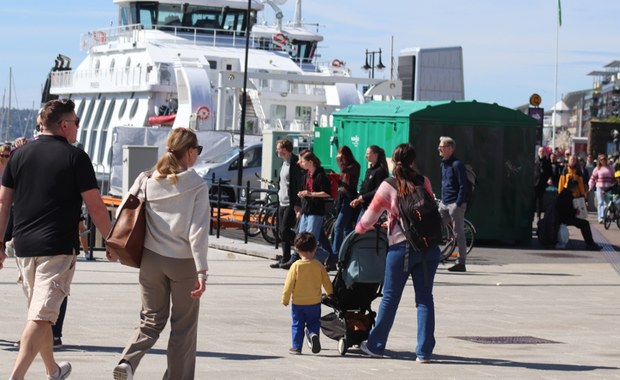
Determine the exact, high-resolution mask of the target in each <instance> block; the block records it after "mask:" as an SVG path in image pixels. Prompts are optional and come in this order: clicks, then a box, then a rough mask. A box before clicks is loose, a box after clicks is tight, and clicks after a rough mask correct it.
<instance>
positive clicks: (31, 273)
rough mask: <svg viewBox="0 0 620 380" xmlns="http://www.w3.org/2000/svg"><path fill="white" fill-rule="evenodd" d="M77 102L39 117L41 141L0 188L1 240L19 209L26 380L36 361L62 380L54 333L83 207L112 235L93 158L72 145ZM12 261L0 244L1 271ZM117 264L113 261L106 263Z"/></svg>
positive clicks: (15, 159)
mask: <svg viewBox="0 0 620 380" xmlns="http://www.w3.org/2000/svg"><path fill="white" fill-rule="evenodd" d="M74 109H75V105H74V104H73V102H72V101H71V100H51V101H49V102H47V103H46V104H45V106H44V107H43V111H42V112H41V123H42V126H43V127H44V128H43V129H42V130H43V132H42V133H41V135H39V137H38V138H37V139H36V140H34V141H31V142H30V143H28V144H26V145H24V146H23V147H21V148H20V149H18V150H16V151H15V152H14V154H13V155H12V156H11V158H10V160H9V162H8V164H7V167H6V170H5V171H4V175H3V177H2V187H1V188H0V236H2V235H3V234H4V231H5V229H6V227H7V221H8V217H9V209H10V206H11V204H14V219H13V241H14V243H15V255H16V257H17V266H18V269H19V271H20V274H21V276H22V278H23V286H24V289H25V291H26V294H27V295H28V305H29V308H28V321H27V323H26V326H25V327H24V331H23V333H22V336H21V340H20V348H19V354H18V356H17V360H16V362H15V366H14V368H13V372H12V374H11V377H12V378H15V379H23V378H24V376H25V375H26V372H27V371H28V368H29V367H30V364H31V363H32V361H33V360H34V358H35V357H36V355H37V354H40V355H41V358H42V359H43V363H44V364H45V367H46V372H47V375H48V378H49V379H64V378H66V377H67V376H68V375H69V373H70V372H71V365H70V364H69V363H68V362H61V363H56V361H55V360H54V356H53V350H52V328H51V325H52V324H54V323H55V322H56V319H57V318H58V313H59V309H60V305H61V304H62V301H63V299H64V298H65V295H67V294H69V290H70V285H71V280H72V278H73V274H74V272H75V256H74V254H73V246H74V242H75V241H76V240H77V238H78V236H77V234H78V231H77V228H76V225H77V224H78V222H79V218H80V212H81V205H82V201H84V203H85V204H86V207H87V209H88V212H89V214H90V216H91V218H92V220H93V222H94V223H95V225H96V226H97V228H98V229H99V231H100V232H101V233H102V234H103V235H104V236H107V234H108V232H109V230H110V227H111V225H110V218H109V216H108V212H107V209H106V207H105V204H104V203H103V200H102V199H101V195H100V194H99V189H98V187H97V179H96V177H95V173H94V171H93V167H92V163H91V161H90V159H89V158H88V155H87V154H86V153H85V152H83V151H82V150H80V149H78V148H76V147H74V146H72V145H71V144H72V143H73V142H75V139H76V136H77V130H78V127H79V119H78V117H77V115H76V114H75V111H74ZM5 258H6V254H5V252H4V245H3V244H1V243H0V268H2V263H3V261H4V259H5ZM108 259H110V260H115V259H116V258H115V257H112V256H110V255H109V256H108Z"/></svg>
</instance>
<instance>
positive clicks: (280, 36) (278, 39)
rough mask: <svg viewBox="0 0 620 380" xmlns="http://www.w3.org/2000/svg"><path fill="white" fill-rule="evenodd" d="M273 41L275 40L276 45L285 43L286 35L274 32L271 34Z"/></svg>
mask: <svg viewBox="0 0 620 380" xmlns="http://www.w3.org/2000/svg"><path fill="white" fill-rule="evenodd" d="M272 38H273V42H275V43H276V44H278V45H284V44H286V36H285V35H284V34H282V33H276V34H274V35H273V37H272Z"/></svg>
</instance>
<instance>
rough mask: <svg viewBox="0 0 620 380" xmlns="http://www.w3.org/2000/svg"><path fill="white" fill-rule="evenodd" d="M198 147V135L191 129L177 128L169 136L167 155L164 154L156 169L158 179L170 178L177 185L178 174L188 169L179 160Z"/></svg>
mask: <svg viewBox="0 0 620 380" xmlns="http://www.w3.org/2000/svg"><path fill="white" fill-rule="evenodd" d="M197 146H198V138H197V137H196V134H195V133H194V132H193V131H192V130H191V129H189V128H175V129H173V130H172V132H170V134H169V135H168V139H167V140H166V150H167V151H166V153H164V154H163V155H162V156H161V157H160V158H159V160H158V161H157V164H155V169H157V172H158V173H159V175H158V176H157V178H168V179H169V180H170V182H172V183H173V184H175V183H177V174H178V173H180V172H182V171H184V170H185V169H186V168H185V167H183V166H181V164H180V163H179V159H180V158H181V157H183V156H184V155H185V154H186V153H187V151H188V150H189V149H190V148H195V147H197Z"/></svg>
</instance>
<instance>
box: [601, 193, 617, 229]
mask: <svg viewBox="0 0 620 380" xmlns="http://www.w3.org/2000/svg"><path fill="white" fill-rule="evenodd" d="M617 198H618V195H617V194H613V195H612V197H611V200H610V201H609V205H608V206H607V207H605V217H604V219H603V225H604V226H605V229H606V230H608V229H609V226H611V223H612V222H614V221H615V222H616V225H618V228H620V210H618V207H617V206H616V200H617Z"/></svg>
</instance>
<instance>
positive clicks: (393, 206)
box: [355, 177, 435, 245]
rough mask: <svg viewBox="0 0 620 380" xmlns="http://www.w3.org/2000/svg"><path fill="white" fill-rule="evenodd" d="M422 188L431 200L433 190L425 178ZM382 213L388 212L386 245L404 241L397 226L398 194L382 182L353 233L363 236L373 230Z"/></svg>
mask: <svg viewBox="0 0 620 380" xmlns="http://www.w3.org/2000/svg"><path fill="white" fill-rule="evenodd" d="M424 188H425V189H426V191H428V193H429V194H431V196H432V197H433V198H435V195H434V194H433V189H432V187H431V181H429V179H428V178H427V177H424ZM383 211H387V212H388V243H389V245H394V244H398V243H400V242H402V241H405V239H406V238H405V235H404V234H403V232H402V230H401V229H400V226H399V225H398V216H399V212H398V193H397V192H396V189H395V188H394V187H392V185H390V184H389V183H387V182H385V181H383V182H381V185H379V188H378V189H377V192H376V193H375V196H374V197H373V198H372V202H371V203H370V205H369V206H368V209H367V210H366V211H365V212H364V215H362V218H361V219H360V221H359V222H358V223H357V225H356V226H355V232H357V233H358V234H363V233H364V232H366V231H368V230H371V229H372V228H374V225H375V223H376V222H377V220H378V219H379V217H380V216H381V214H383Z"/></svg>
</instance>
